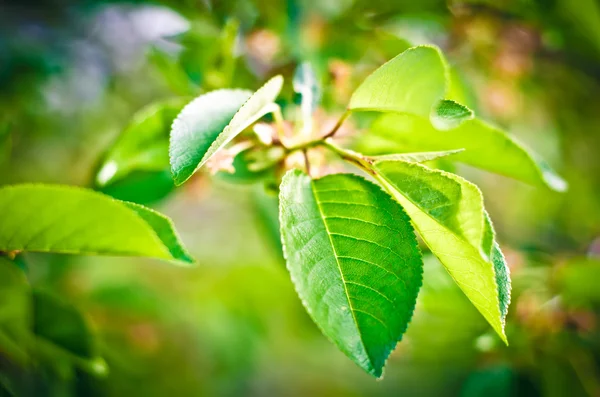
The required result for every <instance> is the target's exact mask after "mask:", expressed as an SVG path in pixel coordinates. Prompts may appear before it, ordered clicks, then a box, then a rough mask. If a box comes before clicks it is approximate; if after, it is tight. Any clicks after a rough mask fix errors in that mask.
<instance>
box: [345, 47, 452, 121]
mask: <svg viewBox="0 0 600 397" xmlns="http://www.w3.org/2000/svg"><path fill="white" fill-rule="evenodd" d="M446 74H447V70H446V64H445V60H444V59H443V56H442V54H441V52H440V50H439V49H438V48H437V47H433V46H418V47H413V48H409V49H408V50H406V51H404V52H403V53H401V54H400V55H398V56H396V57H395V58H393V59H392V60H390V61H388V62H387V63H385V64H384V65H383V66H381V67H380V68H379V69H377V70H375V72H373V73H372V74H371V75H370V76H368V77H367V78H366V79H365V81H364V82H363V83H362V84H361V85H360V86H359V87H358V88H357V89H356V91H354V94H352V97H351V98H350V104H349V105H348V109H349V110H372V111H379V112H399V113H412V114H417V115H421V116H424V117H429V114H430V113H431V109H432V108H433V106H434V105H435V104H437V102H438V101H439V100H440V99H442V98H443V97H444V94H445V93H446Z"/></svg>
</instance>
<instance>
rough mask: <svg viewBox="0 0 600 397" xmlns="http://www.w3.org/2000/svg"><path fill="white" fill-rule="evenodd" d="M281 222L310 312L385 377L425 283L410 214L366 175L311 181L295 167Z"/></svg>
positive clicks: (284, 191) (286, 185)
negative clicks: (386, 364)
mask: <svg viewBox="0 0 600 397" xmlns="http://www.w3.org/2000/svg"><path fill="white" fill-rule="evenodd" d="M280 218H281V234H282V239H283V245H284V253H285V256H286V259H287V266H288V270H289V271H290V273H291V277H292V281H293V282H294V284H295V286H296V290H297V292H298V294H299V295H300V298H301V299H302V302H303V303H304V306H305V307H306V309H307V311H308V313H309V314H310V316H311V317H312V318H313V320H314V321H315V322H316V323H317V325H318V326H319V327H320V328H321V330H322V331H323V333H324V334H325V335H326V336H327V337H329V338H330V339H331V340H332V341H333V342H334V343H335V344H336V345H337V346H338V347H339V348H340V350H342V352H344V353H345V354H346V355H347V356H348V357H350V358H351V359H352V360H353V361H354V362H356V363H357V364H358V365H359V366H360V367H361V368H363V369H364V370H365V371H367V372H369V373H370V374H372V375H374V376H377V377H379V376H381V374H382V370H383V366H384V365H385V361H386V359H387V357H388V356H389V354H390V352H391V351H392V350H393V349H394V347H395V346H396V343H397V342H398V341H399V340H400V339H401V338H402V334H403V333H404V331H405V330H406V327H407V325H408V322H409V321H410V319H411V317H412V312H413V309H414V306H415V302H416V298H417V293H418V291H419V288H420V286H421V277H422V266H423V263H422V261H421V254H420V251H419V249H418V247H417V241H416V238H415V235H414V231H413V228H412V226H411V225H410V222H409V220H408V217H407V216H406V214H405V213H404V211H403V210H402V208H401V207H400V206H399V205H398V204H397V203H396V202H394V200H393V199H392V198H391V197H390V196H388V195H387V194H386V193H384V192H383V191H382V190H381V188H380V187H378V186H376V185H374V184H372V183H370V182H368V181H366V180H364V179H362V178H361V177H358V176H355V175H349V174H336V175H330V176H327V177H324V178H322V179H317V180H311V179H310V178H309V177H308V176H306V175H305V174H303V173H302V172H300V171H297V170H296V171H290V172H289V173H288V174H287V175H286V176H285V177H284V179H283V182H282V185H281V193H280Z"/></svg>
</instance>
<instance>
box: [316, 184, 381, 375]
mask: <svg viewBox="0 0 600 397" xmlns="http://www.w3.org/2000/svg"><path fill="white" fill-rule="evenodd" d="M310 185H311V190H312V192H313V195H314V197H315V203H316V204H317V209H318V210H319V215H320V217H321V220H322V222H323V225H324V226H325V231H326V232H327V238H328V239H329V244H330V245H331V249H332V250H333V256H334V257H335V263H336V265H337V268H338V271H339V273H340V278H341V280H342V285H343V287H344V295H345V297H346V301H347V302H348V308H349V310H350V314H351V315H352V320H353V321H354V324H355V325H356V330H357V331H358V337H359V339H360V344H361V346H362V349H363V351H364V352H365V355H366V356H367V359H368V361H369V367H370V368H369V370H370V372H375V367H374V366H373V359H372V358H371V356H370V355H369V351H368V350H367V348H366V345H365V342H364V340H363V336H362V332H361V330H360V326H359V325H358V320H357V319H356V315H355V309H354V307H353V306H352V301H351V299H350V294H349V293H348V288H347V286H346V279H345V278H344V273H343V272H342V267H341V265H340V262H339V255H338V253H337V251H336V249H335V244H333V239H332V237H331V236H332V233H331V232H330V231H329V226H327V221H326V216H325V213H324V212H323V208H322V207H321V203H320V200H319V195H318V194H317V191H316V190H315V188H314V182H313V181H311V183H310Z"/></svg>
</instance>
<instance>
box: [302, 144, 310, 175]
mask: <svg viewBox="0 0 600 397" xmlns="http://www.w3.org/2000/svg"><path fill="white" fill-rule="evenodd" d="M302 154H303V155H304V167H305V168H306V173H307V174H308V176H311V175H310V161H309V160H308V149H302Z"/></svg>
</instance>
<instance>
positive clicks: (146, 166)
mask: <svg viewBox="0 0 600 397" xmlns="http://www.w3.org/2000/svg"><path fill="white" fill-rule="evenodd" d="M184 104H185V99H182V98H175V99H169V100H167V101H161V102H157V103H153V104H151V105H148V106H146V107H145V108H143V109H142V110H140V111H138V112H137V113H136V114H135V115H134V116H133V119H132V121H131V123H129V125H128V126H127V127H126V128H125V130H123V133H122V134H121V135H120V136H119V138H118V139H117V140H116V141H115V143H114V144H113V145H112V146H111V147H110V148H109V149H108V151H107V152H106V154H105V156H104V159H103V161H102V165H101V166H100V167H99V171H98V173H97V175H96V183H97V184H98V185H99V186H106V185H109V184H111V183H113V182H115V181H118V180H120V179H122V178H124V177H126V176H127V175H129V174H130V173H132V172H133V171H162V170H166V169H168V168H169V131H170V129H171V124H172V122H173V119H174V118H175V117H176V116H177V114H178V113H179V112H180V111H181V109H182V108H183V105H184Z"/></svg>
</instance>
